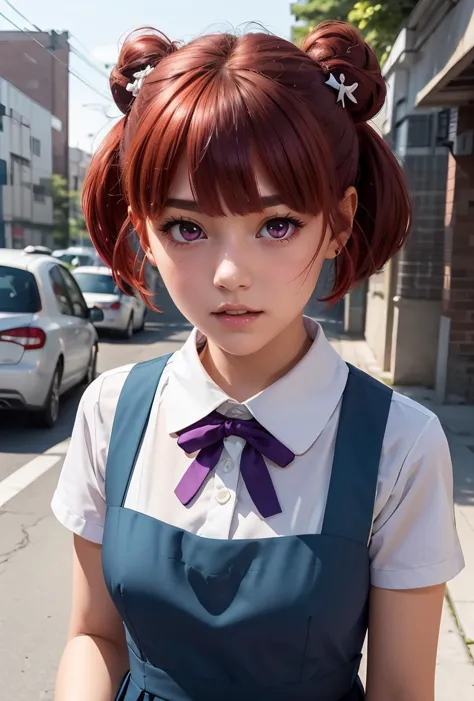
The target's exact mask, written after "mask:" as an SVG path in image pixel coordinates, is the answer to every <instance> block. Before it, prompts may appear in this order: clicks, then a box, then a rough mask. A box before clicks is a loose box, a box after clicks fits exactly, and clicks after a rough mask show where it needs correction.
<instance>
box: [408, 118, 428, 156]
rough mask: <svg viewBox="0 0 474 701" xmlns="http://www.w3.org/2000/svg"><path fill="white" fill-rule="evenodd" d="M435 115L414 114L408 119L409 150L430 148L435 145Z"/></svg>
mask: <svg viewBox="0 0 474 701" xmlns="http://www.w3.org/2000/svg"><path fill="white" fill-rule="evenodd" d="M433 122H434V115H433V114H412V115H410V116H409V117H408V141H407V146H408V148H428V147H430V146H432V145H433V126H434V125H433Z"/></svg>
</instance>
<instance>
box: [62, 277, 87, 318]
mask: <svg viewBox="0 0 474 701" xmlns="http://www.w3.org/2000/svg"><path fill="white" fill-rule="evenodd" d="M60 273H61V276H62V277H63V278H64V282H65V283H66V287H67V291H68V295H69V299H70V301H71V304H72V308H73V310H74V311H73V313H74V316H78V317H79V318H80V319H87V318H88V316H89V311H88V309H87V304H86V303H85V300H84V297H83V296H82V292H81V290H80V289H79V286H78V284H77V282H76V281H75V280H74V278H73V276H72V275H71V274H70V272H69V271H68V270H66V269H65V268H61V269H60Z"/></svg>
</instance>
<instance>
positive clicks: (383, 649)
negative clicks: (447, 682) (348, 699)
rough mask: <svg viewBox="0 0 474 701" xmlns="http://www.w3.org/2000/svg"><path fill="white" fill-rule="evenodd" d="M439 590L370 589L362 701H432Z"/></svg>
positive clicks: (441, 599)
mask: <svg viewBox="0 0 474 701" xmlns="http://www.w3.org/2000/svg"><path fill="white" fill-rule="evenodd" d="M444 590H445V587H444V585H438V586H433V587H424V588H422V589H407V590H389V589H380V588H377V587H372V590H371V595H370V620H369V652H368V671H367V701H381V699H383V701H434V698H435V696H434V681H435V665H436V652H437V647H438V636H439V626H440V620H441V610H442V606H443V596H444Z"/></svg>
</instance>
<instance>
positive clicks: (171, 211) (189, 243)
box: [147, 164, 354, 356]
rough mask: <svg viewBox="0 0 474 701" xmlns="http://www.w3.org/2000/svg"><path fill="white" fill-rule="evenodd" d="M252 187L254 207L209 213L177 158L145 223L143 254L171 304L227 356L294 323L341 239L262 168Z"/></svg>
mask: <svg viewBox="0 0 474 701" xmlns="http://www.w3.org/2000/svg"><path fill="white" fill-rule="evenodd" d="M258 187H259V191H260V194H261V199H262V210H263V211H262V212H258V213H254V214H248V215H246V216H234V215H231V214H229V215H228V216H224V217H209V216H206V215H204V214H202V213H200V212H199V210H198V209H197V206H196V203H195V201H194V197H193V194H192V192H191V187H190V184H189V178H188V171H187V168H186V166H185V164H183V166H182V167H181V168H180V169H179V171H178V174H177V177H176V178H175V181H174V183H173V186H172V188H171V191H170V194H169V200H168V202H167V207H166V209H165V210H164V212H163V215H162V217H161V218H160V219H159V220H158V221H148V223H147V229H148V231H147V233H148V239H149V248H150V250H149V252H148V257H149V259H150V261H151V262H152V264H154V265H156V266H157V267H158V270H159V272H160V274H161V277H162V279H163V282H164V284H165V285H166V287H167V289H168V291H169V293H170V295H171V298H172V299H173V301H174V303H175V304H176V306H177V307H178V309H179V310H180V311H181V312H182V314H184V316H185V317H186V318H187V319H188V320H189V321H190V322H191V323H192V324H193V325H194V326H196V327H197V328H198V329H199V330H200V331H202V333H204V334H205V336H206V337H207V338H208V339H209V341H210V342H212V343H214V344H216V345H217V346H218V347H219V348H221V349H222V350H223V351H224V352H225V353H228V354H231V355H239V356H244V355H250V354H253V353H256V352H258V351H259V350H261V349H263V348H264V347H266V346H268V345H269V344H270V343H271V342H272V341H273V340H274V339H276V338H277V337H278V336H280V334H282V333H283V332H284V331H285V329H287V328H288V327H291V326H294V325H295V322H297V321H298V320H300V319H301V315H302V310H303V308H304V307H305V305H306V303H307V302H308V300H309V298H310V297H311V294H312V293H313V290H314V288H315V286H316V282H317V280H318V277H319V274H320V272H321V267H322V264H323V262H324V260H325V259H327V258H334V256H335V254H336V249H337V248H338V247H340V245H341V244H340V242H339V243H338V242H337V241H336V240H335V239H332V240H331V238H330V236H329V233H328V232H325V231H323V227H322V217H321V216H311V215H307V214H301V213H299V212H295V211H291V210H289V209H288V207H287V206H286V205H285V204H284V203H283V202H282V201H281V200H280V199H279V197H278V195H277V193H275V192H274V190H273V189H272V187H271V185H270V183H269V182H268V180H267V179H266V178H265V177H264V176H263V175H262V174H259V176H258ZM352 199H354V197H352ZM339 241H341V239H339ZM320 244H321V246H320ZM319 246H320V250H319V252H318V253H317V255H316V252H317V250H318V247H319ZM315 255H316V258H315V260H314V263H313V264H312V265H309V263H310V261H311V260H312V259H313V258H314V256H315Z"/></svg>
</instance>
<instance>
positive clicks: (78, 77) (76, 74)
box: [0, 0, 110, 101]
mask: <svg viewBox="0 0 474 701" xmlns="http://www.w3.org/2000/svg"><path fill="white" fill-rule="evenodd" d="M5 2H7V0H5ZM8 5H10V6H11V7H12V8H13V9H14V10H15V8H14V7H13V5H11V3H10V2H8ZM15 12H18V10H15ZM18 14H19V15H20V16H21V17H22V18H23V19H25V21H27V22H28V23H29V24H31V25H32V26H34V27H36V25H34V24H33V22H30V21H29V20H28V19H26V18H25V17H24V15H22V14H21V13H20V12H18ZM0 17H3V19H4V20H6V21H7V22H8V23H9V24H11V25H12V27H15V29H17V30H18V31H19V32H21V33H22V34H26V36H28V37H29V38H30V39H32V40H33V41H34V42H35V43H36V44H38V45H39V46H41V48H43V49H44V50H45V51H47V52H48V54H49V55H50V56H52V57H53V58H54V60H55V61H57V62H58V63H60V64H61V65H62V66H64V68H66V70H67V72H68V73H69V74H70V75H72V76H74V78H76V79H77V80H79V81H80V82H81V83H83V84H84V85H85V86H86V87H88V88H89V89H90V90H92V91H93V92H95V93H96V94H97V95H100V97H103V98H105V99H106V100H109V101H110V96H108V95H106V94H105V93H103V92H101V91H100V90H97V88H94V86H93V85H91V84H90V83H88V82H87V80H86V79H85V78H83V76H81V75H80V73H76V72H75V71H73V70H72V69H71V68H70V67H69V66H68V65H67V63H64V61H61V59H60V58H59V56H56V54H54V53H53V52H52V51H50V50H49V49H48V48H47V47H46V46H45V45H44V44H42V43H41V42H40V41H38V39H37V38H36V37H35V36H33V34H31V32H28V31H27V30H26V29H22V28H21V27H20V26H19V25H18V24H16V23H15V22H13V20H11V19H9V18H8V17H7V16H6V15H4V14H3V12H0ZM37 31H39V32H42V30H41V29H39V28H38V29H37ZM42 33H43V32H42ZM70 48H71V47H70Z"/></svg>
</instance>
